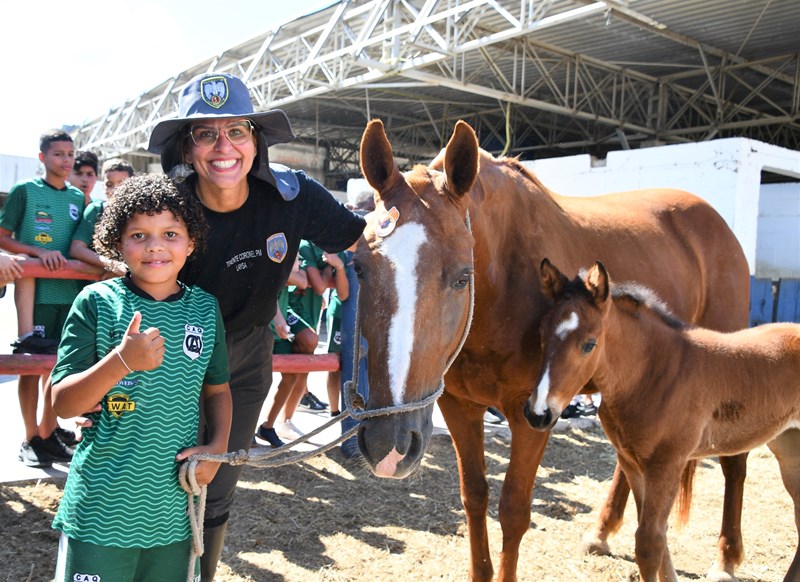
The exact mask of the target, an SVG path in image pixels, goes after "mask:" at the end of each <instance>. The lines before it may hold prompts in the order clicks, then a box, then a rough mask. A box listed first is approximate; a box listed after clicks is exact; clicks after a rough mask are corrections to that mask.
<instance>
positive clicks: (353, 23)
mask: <svg viewBox="0 0 800 582" xmlns="http://www.w3.org/2000/svg"><path fill="white" fill-rule="evenodd" d="M345 5H346V10H343V9H342V8H344V7H345ZM426 9H428V12H423V11H424V10H426ZM579 11H580V12H579ZM418 13H420V14H418ZM415 19H416V20H415ZM371 26H374V28H370V27H371ZM798 31H800V1H798V0H629V1H625V0H606V2H593V1H592V0H550V1H547V0H543V1H538V0H537V1H534V0H496V1H494V2H492V1H490V0H484V1H477V0H472V1H469V0H448V1H440V2H437V3H427V2H425V1H424V0H405V1H403V2H401V1H400V0H393V1H391V2H388V3H379V2H377V1H376V0H361V1H351V2H345V3H343V2H334V3H332V4H331V5H330V6H329V7H328V8H324V9H322V10H319V11H317V12H315V13H313V14H309V15H306V16H304V17H301V18H299V19H297V20H294V21H292V22H290V23H286V24H284V25H282V26H281V27H280V28H277V29H273V30H271V31H267V32H265V33H264V34H263V35H260V36H259V37H257V38H254V39H250V40H247V41H244V42H242V43H241V44H239V45H237V46H236V47H232V48H231V49H229V50H228V51H225V53H223V54H222V55H220V56H219V57H218V58H217V59H216V60H211V61H207V62H204V63H199V64H198V65H197V66H196V67H194V68H192V69H190V70H187V71H185V72H184V74H183V75H180V76H179V77H176V79H174V80H173V82H174V85H168V84H165V85H163V86H160V87H157V88H154V89H153V90H151V91H149V92H147V93H145V95H143V96H142V98H141V99H139V100H138V101H134V100H131V102H130V103H129V104H127V105H128V109H125V108H124V107H123V108H120V110H119V112H118V113H117V118H116V120H111V119H110V117H109V119H106V120H98V121H97V122H96V123H95V124H94V126H93V127H91V128H84V129H86V131H85V132H83V133H82V135H89V134H90V133H91V134H92V135H93V136H94V137H93V138H92V139H93V140H94V142H92V140H89V141H88V143H89V145H90V146H91V144H92V143H94V144H96V145H97V147H99V148H101V149H104V150H107V151H111V150H114V148H117V149H116V150H115V151H114V153H121V152H120V149H124V148H125V147H127V148H129V149H136V148H137V147H138V148H141V147H142V146H141V144H143V143H144V138H143V137H141V136H146V135H148V134H149V130H150V129H151V127H152V125H153V123H155V121H157V120H158V119H160V118H164V117H165V116H166V117H168V116H169V115H170V114H174V110H175V109H176V107H177V106H176V95H177V90H178V89H179V87H180V86H181V84H182V83H185V81H187V80H188V78H190V77H191V76H192V75H194V74H196V73H198V72H202V71H205V70H208V69H209V68H211V69H217V70H228V71H230V72H233V73H234V74H239V75H240V76H245V75H248V83H249V84H250V86H251V87H252V91H253V95H254V98H256V99H257V100H259V99H260V100H262V101H261V107H262V108H268V107H272V106H274V105H275V104H278V106H279V107H281V108H282V109H284V110H285V111H286V112H287V114H288V115H289V118H290V119H291V121H292V124H293V126H294V128H295V131H296V132H297V134H298V135H299V136H300V137H301V139H302V140H306V141H307V142H309V143H313V144H315V145H323V146H326V147H328V149H329V151H330V152H331V168H330V169H329V174H330V177H331V180H332V181H333V182H335V181H337V180H338V181H339V184H341V180H343V179H344V178H346V177H347V176H348V175H355V174H356V173H357V171H358V170H357V164H356V161H357V160H356V158H354V154H353V151H354V150H355V149H357V147H358V142H359V139H360V135H361V132H362V131H363V128H364V126H365V124H366V121H367V120H368V119H369V117H381V118H382V119H384V121H385V122H386V125H387V128H388V130H389V132H390V134H392V138H393V143H395V144H397V145H396V147H397V148H398V149H399V150H400V153H401V155H404V156H406V157H408V158H409V160H410V161H412V162H413V161H415V160H420V159H426V158H427V157H429V156H430V155H431V154H432V153H434V152H435V151H437V150H438V148H440V147H441V146H442V145H443V144H444V143H445V141H446V139H447V138H448V137H449V134H450V131H451V129H452V126H453V124H454V122H455V121H456V120H457V119H459V118H463V119H466V120H467V121H468V122H469V123H471V124H472V125H473V126H474V127H475V128H476V130H477V131H478V133H479V136H480V139H481V144H482V146H483V147H485V148H486V149H489V150H491V151H494V152H495V153H498V152H500V151H503V150H507V151H508V153H512V154H513V153H521V154H523V155H524V156H526V157H529V158H530V157H535V156H543V155H547V156H551V155H557V154H565V153H577V152H581V151H588V152H591V153H595V154H598V155H602V154H603V153H604V152H605V151H608V150H610V149H620V148H624V147H641V146H645V145H651V144H658V143H675V142H681V141H698V140H704V139H711V138H714V137H731V136H745V137H751V138H754V139H759V140H761V141H766V142H768V143H773V144H776V145H780V146H784V147H788V148H792V149H800V113H799V111H798V110H799V109H800V89H799V88H798V79H800V33H798ZM317 45H318V46H317ZM315 48H318V50H317V51H316V52H315V51H314V49H315ZM263 49H266V50H263ZM329 55H335V58H327V56H329ZM287 71H288V72H287ZM162 97H164V98H163V99H162ZM161 101H163V104H161V105H160V107H161V110H160V111H159V110H156V109H153V110H143V111H142V113H141V115H139V116H137V115H134V114H131V111H133V109H134V108H142V107H145V106H146V107H153V106H152V105H150V104H149V103H156V102H158V103H160V102H161ZM170 110H171V111H172V113H170ZM113 113H114V112H112V115H113ZM139 118H141V119H139ZM120 119H124V120H128V122H129V125H130V127H121V126H119V123H120V122H119V120H120ZM104 123H105V124H106V125H105V126H104V125H103V124H104ZM115 123H116V124H118V125H114V124H115ZM90 125H91V124H90ZM507 126H508V128H509V131H508V132H507V130H506V127H507ZM119 136H133V137H126V139H127V141H120V138H119ZM137 136H138V137H137ZM137 140H138V141H137ZM136 144H139V145H138V146H137V145H136ZM329 185H331V186H333V185H334V184H333V183H330V184H329Z"/></svg>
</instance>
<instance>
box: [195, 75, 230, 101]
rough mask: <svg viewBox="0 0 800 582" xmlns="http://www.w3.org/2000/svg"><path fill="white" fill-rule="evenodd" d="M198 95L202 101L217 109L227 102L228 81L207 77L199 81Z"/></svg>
mask: <svg viewBox="0 0 800 582" xmlns="http://www.w3.org/2000/svg"><path fill="white" fill-rule="evenodd" d="M200 94H201V95H202V96H203V101H205V102H206V103H208V104H209V105H210V106H211V107H213V108H214V109H219V108H220V107H222V106H223V105H225V102H226V101H227V100H228V80H227V79H226V78H225V77H208V78H206V79H203V80H202V81H200Z"/></svg>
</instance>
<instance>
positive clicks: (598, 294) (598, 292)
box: [586, 261, 609, 303]
mask: <svg viewBox="0 0 800 582" xmlns="http://www.w3.org/2000/svg"><path fill="white" fill-rule="evenodd" d="M586 287H587V288H588V289H589V291H591V293H592V295H593V296H594V299H595V302H597V303H602V302H603V301H605V300H606V299H608V289H609V282H608V271H606V268H605V265H603V263H601V262H600V261H595V263H594V266H593V267H592V268H591V269H589V273H588V274H587V275H586Z"/></svg>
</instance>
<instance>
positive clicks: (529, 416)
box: [523, 400, 559, 432]
mask: <svg viewBox="0 0 800 582" xmlns="http://www.w3.org/2000/svg"><path fill="white" fill-rule="evenodd" d="M523 413H524V414H525V420H526V421H527V422H528V425H530V427H531V428H533V429H536V430H540V431H543V432H544V431H547V430H550V429H551V428H553V426H554V425H555V424H556V422H558V417H559V415H558V414H553V410H552V409H551V408H550V407H547V409H546V410H545V411H544V414H536V413H535V412H534V411H533V410H532V409H531V406H530V401H528V400H526V401H525V409H524V410H523Z"/></svg>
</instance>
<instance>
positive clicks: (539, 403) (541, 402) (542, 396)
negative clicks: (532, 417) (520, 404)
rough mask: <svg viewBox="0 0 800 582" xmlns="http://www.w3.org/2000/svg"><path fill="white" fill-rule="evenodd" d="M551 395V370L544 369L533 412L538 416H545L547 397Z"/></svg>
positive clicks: (537, 388)
mask: <svg viewBox="0 0 800 582" xmlns="http://www.w3.org/2000/svg"><path fill="white" fill-rule="evenodd" d="M549 394H550V368H549V367H547V368H545V369H544V374H542V379H541V381H540V382H539V385H538V386H537V387H536V402H534V403H533V412H534V414H536V415H538V416H544V413H545V412H547V396H548V395H549Z"/></svg>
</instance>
